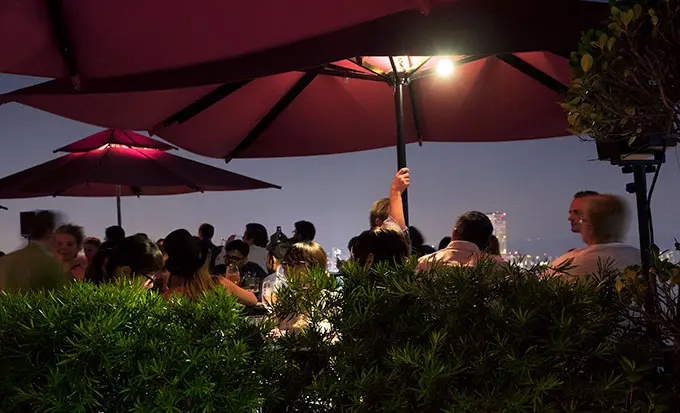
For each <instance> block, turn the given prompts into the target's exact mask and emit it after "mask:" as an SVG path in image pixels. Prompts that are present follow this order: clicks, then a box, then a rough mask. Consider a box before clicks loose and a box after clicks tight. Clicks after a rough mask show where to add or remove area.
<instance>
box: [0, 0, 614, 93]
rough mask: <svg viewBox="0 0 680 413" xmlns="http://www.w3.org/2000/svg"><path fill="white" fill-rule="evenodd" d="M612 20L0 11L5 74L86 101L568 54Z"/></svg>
mask: <svg viewBox="0 0 680 413" xmlns="http://www.w3.org/2000/svg"><path fill="white" fill-rule="evenodd" d="M607 10H608V7H607V5H606V4H601V3H593V2H590V1H583V0H551V1H545V0H514V1H505V0H370V1H366V0H337V1H333V2H328V1H317V0H289V1H279V0H265V1H264V2H263V1H259V2H246V1H240V2H236V1H227V0H196V1H192V2H184V3H181V2H168V1H159V0H116V1H112V0H99V1H90V0H87V1H86V0H22V1H19V0H0V72H6V73H15V74H24V75H37V76H47V77H65V76H67V75H68V76H70V77H72V78H73V80H74V84H75V85H76V86H77V85H79V84H80V81H81V80H82V88H83V90H90V91H91V92H113V91H132V90H137V91H141V90H151V89H169V88H177V87H188V86H199V85H209V84H213V83H224V82H228V81H234V80H242V79H247V78H252V77H260V76H265V75H271V74H275V73H281V72H285V71H291V70H297V69H300V68H305V67H311V66H316V65H319V64H323V63H326V62H330V61H336V60H340V59H344V58H347V57H350V56H371V55H433V54H458V55H470V54H477V55H478V54H496V53H510V52H526V51H535V50H549V51H553V52H558V53H560V54H564V53H568V52H569V51H571V50H572V48H573V47H574V46H573V45H574V44H575V42H576V39H577V38H578V35H579V33H580V31H582V30H585V29H587V28H590V27H593V26H594V25H596V23H597V22H598V21H599V20H601V19H602V18H604V17H605V16H606V12H607ZM423 12H425V13H423ZM17 39H21V41H17ZM71 87H73V86H71Z"/></svg>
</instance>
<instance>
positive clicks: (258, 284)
mask: <svg viewBox="0 0 680 413" xmlns="http://www.w3.org/2000/svg"><path fill="white" fill-rule="evenodd" d="M249 253H250V247H249V246H248V244H246V243H245V242H244V241H241V240H234V241H231V242H229V243H227V245H225V246H224V251H223V254H221V257H223V259H224V262H222V261H221V260H220V261H218V262H217V263H216V265H215V272H216V273H217V274H220V275H224V274H227V272H228V271H227V270H228V267H229V266H234V267H236V268H237V269H238V272H239V274H240V281H239V285H240V286H241V287H243V288H245V289H247V290H249V291H251V292H252V293H253V294H255V296H256V297H257V300H258V301H262V282H263V281H264V279H265V278H266V277H267V272H266V271H265V270H264V269H263V268H262V267H260V266H259V265H257V264H255V263H254V262H250V261H248V254H249Z"/></svg>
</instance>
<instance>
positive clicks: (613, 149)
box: [596, 135, 678, 271]
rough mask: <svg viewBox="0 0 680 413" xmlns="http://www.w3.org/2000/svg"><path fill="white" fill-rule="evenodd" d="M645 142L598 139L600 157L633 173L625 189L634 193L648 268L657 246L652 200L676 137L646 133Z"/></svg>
mask: <svg viewBox="0 0 680 413" xmlns="http://www.w3.org/2000/svg"><path fill="white" fill-rule="evenodd" d="M643 140H644V142H643V143H639V144H635V143H633V144H631V143H629V142H628V140H625V139H623V140H614V141H609V142H601V141H600V142H597V143H596V145H597V156H598V158H599V159H600V160H601V161H608V162H610V163H611V164H612V165H616V166H620V167H621V171H622V172H623V173H624V174H632V175H633V182H630V183H628V184H627V185H626V192H628V193H630V194H635V201H636V206H637V218H638V231H639V236H640V251H641V264H642V269H643V271H648V270H649V267H650V264H651V257H652V255H651V254H652V248H655V246H654V228H653V225H652V213H651V208H650V203H651V200H652V194H653V193H654V187H655V186H656V181H657V179H658V177H659V171H660V169H661V165H662V164H663V163H664V162H665V161H666V150H667V149H668V148H672V147H675V146H677V143H678V142H677V139H673V138H665V137H663V136H662V135H652V136H648V137H645V138H644V139H643ZM648 173H653V174H654V178H653V179H652V185H651V187H650V188H649V192H648V191H647V174H648Z"/></svg>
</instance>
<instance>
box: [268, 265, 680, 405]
mask: <svg viewBox="0 0 680 413" xmlns="http://www.w3.org/2000/svg"><path fill="white" fill-rule="evenodd" d="M414 266H415V264H414V263H411V264H409V265H406V266H404V267H403V268H395V267H391V266H379V267H378V268H375V269H374V270H366V269H363V268H359V267H357V266H353V265H351V264H350V265H347V266H345V267H344V269H343V273H342V274H343V280H344V285H343V286H342V287H340V286H339V285H338V284H337V283H335V282H334V281H333V280H332V279H329V278H328V277H327V276H325V274H323V273H322V272H321V271H312V272H311V273H310V275H309V278H308V279H307V280H303V281H298V280H292V282H291V283H289V286H288V287H286V288H285V289H284V290H283V291H282V292H281V294H280V296H279V302H278V303H277V305H276V306H275V311H276V313H277V315H278V316H279V317H282V318H283V317H290V316H291V315H294V314H296V313H306V314H310V318H309V326H308V328H307V329H304V330H302V331H301V332H300V333H298V334H289V335H288V336H286V337H285V338H284V339H282V340H280V344H281V345H282V346H283V347H284V348H286V349H287V350H288V351H289V352H293V353H295V352H297V354H298V355H299V354H300V353H304V351H306V352H307V354H306V357H304V358H300V361H299V363H298V365H297V374H293V373H294V372H290V373H289V374H290V375H289V381H290V382H291V383H292V384H291V385H290V386H289V393H288V394H287V398H288V399H289V400H290V401H293V400H295V402H294V403H292V405H293V408H294V410H297V411H305V410H315V411H323V410H325V411H372V412H383V411H394V412H412V411H418V412H439V411H447V412H454V411H455V412H526V411H541V412H602V411H616V412H624V411H626V412H628V411H664V410H663V408H664V406H669V405H672V404H671V403H672V401H671V400H670V398H672V397H674V396H673V394H672V393H671V391H670V384H669V381H668V378H667V377H666V375H664V374H663V373H662V372H659V371H658V370H657V369H656V366H657V365H658V358H659V357H657V356H656V355H655V354H654V353H653V352H652V350H653V348H652V347H650V346H649V345H648V343H647V342H646V341H645V339H644V337H642V336H638V335H631V336H629V335H628V334H627V332H628V330H627V327H626V326H627V324H626V323H625V320H626V317H625V314H626V311H627V310H626V308H625V307H624V306H623V305H622V304H623V302H622V301H621V299H620V298H619V296H618V294H617V291H616V289H615V288H614V283H613V281H612V280H613V277H614V274H606V275H605V277H604V278H603V281H601V282H597V281H596V280H594V279H590V280H586V281H583V282H579V283H576V284H570V283H567V282H565V281H562V280H561V279H558V278H543V277H539V271H540V269H538V268H534V269H530V270H524V269H521V268H519V267H516V266H512V267H509V268H504V269H502V270H499V269H498V268H496V267H493V265H492V264H491V263H482V264H480V265H479V266H478V267H476V268H459V267H454V268H448V267H447V268H444V267H442V268H435V269H433V270H432V271H431V272H430V273H428V274H416V273H415V270H414ZM302 287H304V288H302ZM323 320H328V321H330V322H331V324H332V326H333V327H332V328H331V329H330V330H328V329H327V328H325V327H324V326H323ZM303 350H304V351H303ZM295 391H297V392H298V394H293V393H294V392H295ZM675 403H676V404H675V405H677V400H675Z"/></svg>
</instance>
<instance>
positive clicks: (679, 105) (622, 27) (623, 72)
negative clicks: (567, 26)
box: [563, 0, 680, 148]
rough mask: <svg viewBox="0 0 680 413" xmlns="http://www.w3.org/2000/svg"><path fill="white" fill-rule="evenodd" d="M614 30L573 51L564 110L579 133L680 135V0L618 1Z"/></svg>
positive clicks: (599, 136)
mask: <svg viewBox="0 0 680 413" xmlns="http://www.w3.org/2000/svg"><path fill="white" fill-rule="evenodd" d="M610 3H611V4H612V8H611V15H610V17H609V20H608V22H607V23H608V25H607V26H606V27H600V28H599V30H594V29H593V30H589V31H588V32H586V33H584V35H583V37H582V39H581V42H580V44H579V49H578V51H577V52H574V53H572V56H571V62H572V66H573V69H574V78H573V80H572V82H571V87H570V89H569V92H568V93H567V96H566V98H565V102H564V103H563V107H564V108H565V109H566V111H567V112H568V113H569V114H568V121H569V125H570V127H571V130H572V132H573V133H574V134H575V135H581V136H592V137H593V138H594V139H595V140H598V141H616V140H624V141H626V140H627V141H628V144H629V145H630V146H631V147H633V148H638V147H642V146H644V145H645V144H647V143H648V142H649V138H650V137H653V136H661V137H663V138H672V139H673V140H676V139H678V138H679V137H680V120H679V118H678V115H680V82H679V79H680V78H679V77H678V75H677V74H678V72H679V71H680V24H679V23H680V20H679V19H680V1H678V0H624V1H610Z"/></svg>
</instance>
